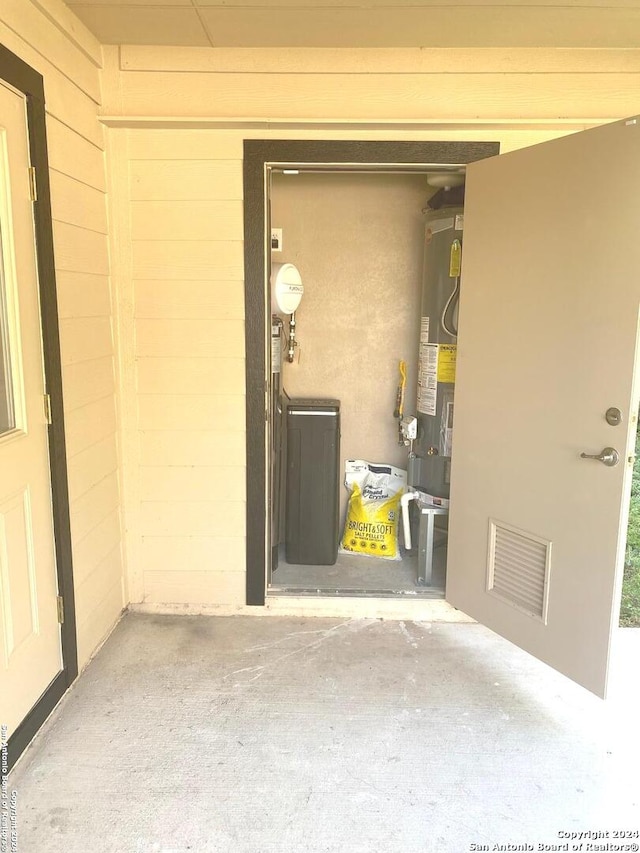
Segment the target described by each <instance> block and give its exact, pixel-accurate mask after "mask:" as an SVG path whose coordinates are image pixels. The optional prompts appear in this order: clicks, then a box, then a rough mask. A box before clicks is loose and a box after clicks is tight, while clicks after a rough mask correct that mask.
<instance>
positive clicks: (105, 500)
mask: <svg viewBox="0 0 640 853" xmlns="http://www.w3.org/2000/svg"><path fill="white" fill-rule="evenodd" d="M119 505H120V489H119V483H118V474H117V472H116V471H112V472H111V474H108V475H107V476H106V477H105V478H104V479H103V480H100V482H99V483H96V485H95V486H94V487H93V488H92V489H89V491H88V492H85V494H84V495H82V497H80V498H78V500H76V501H74V502H73V503H72V504H71V507H70V509H71V536H72V539H73V542H74V543H78V542H80V541H81V540H82V539H83V538H84V537H85V536H86V535H87V534H88V533H90V532H91V531H92V530H93V529H94V528H95V527H97V526H98V524H100V523H101V522H102V521H104V519H105V518H106V517H107V516H108V515H110V514H111V513H112V512H114V511H115V510H116V509H117V508H118V507H119Z"/></svg>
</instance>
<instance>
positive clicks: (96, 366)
mask: <svg viewBox="0 0 640 853" xmlns="http://www.w3.org/2000/svg"><path fill="white" fill-rule="evenodd" d="M62 385H63V390H64V409H65V413H66V412H72V411H73V410H74V409H77V408H78V407H79V406H85V405H87V403H91V402H93V401H94V400H100V399H101V398H102V397H105V396H106V395H107V394H114V393H115V376H114V365H113V355H112V353H111V352H109V353H108V354H106V355H104V356H102V357H99V358H96V359H93V360H92V361H74V362H72V363H69V364H63V366H62Z"/></svg>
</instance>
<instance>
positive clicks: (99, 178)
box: [47, 115, 106, 192]
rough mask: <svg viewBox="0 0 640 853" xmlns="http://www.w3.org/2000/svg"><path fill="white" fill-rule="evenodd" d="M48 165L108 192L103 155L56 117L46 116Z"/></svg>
mask: <svg viewBox="0 0 640 853" xmlns="http://www.w3.org/2000/svg"><path fill="white" fill-rule="evenodd" d="M47 140H48V148H49V166H50V167H51V169H55V170H56V171H58V172H62V173H63V174H64V175H69V177H71V178H75V179H76V180H77V181H82V182H83V183H84V184H88V185H89V186H90V187H94V188H95V189H97V190H100V191H101V192H105V191H106V179H105V167H104V154H103V152H102V150H101V149H100V148H98V147H97V146H96V145H93V144H92V143H91V142H88V141H87V140H86V139H85V138H84V137H82V136H80V135H79V134H77V133H75V132H74V131H73V130H71V128H69V127H67V126H66V125H65V124H62V122H60V121H58V119H56V118H54V117H53V116H51V115H49V116H47Z"/></svg>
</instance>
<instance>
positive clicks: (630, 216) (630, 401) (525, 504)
mask: <svg viewBox="0 0 640 853" xmlns="http://www.w3.org/2000/svg"><path fill="white" fill-rule="evenodd" d="M466 188H467V189H466V200H465V244H464V259H463V270H462V289H461V303H460V325H459V328H460V337H459V351H458V374H457V383H456V416H455V432H454V457H453V467H452V476H451V481H452V482H451V520H450V521H451V524H450V540H449V556H448V568H447V578H448V579H447V599H448V600H449V601H450V602H451V603H452V604H453V605H454V606H455V607H457V608H459V609H461V610H463V611H465V612H466V613H468V614H469V615H471V616H473V617H474V618H476V619H477V620H478V621H481V622H483V623H484V624H486V625H488V626H489V627H490V628H492V629H493V630H495V631H496V632H497V633H499V634H501V635H502V636H504V637H506V638H507V639H509V640H511V641H513V642H514V643H516V644H517V645H519V646H521V647H522V648H523V649H526V650H527V651H529V652H531V653H532V654H533V655H535V656H536V657H538V658H540V659H541V660H543V661H545V662H546V663H548V664H550V665H551V666H552V667H554V668H555V669H557V670H559V671H560V672H562V673H564V674H565V675H568V676H569V677H570V678H572V679H574V680H575V681H577V682H578V683H580V684H582V685H583V686H584V687H586V688H588V689H589V690H591V691H593V692H594V693H596V694H598V695H601V696H603V695H604V694H605V691H606V683H607V668H608V660H609V647H610V640H611V636H612V631H613V630H614V629H615V627H616V625H617V622H618V610H619V600H620V590H621V585H622V568H623V558H624V547H625V541H626V524H627V514H628V500H629V492H630V483H631V472H632V460H631V459H630V456H631V454H632V453H633V448H634V438H635V431H636V413H637V410H638V393H637V391H638V388H637V386H638V380H637V372H636V366H637V365H636V351H637V341H638V309H639V306H640V119H638V120H636V119H630V120H628V121H623V122H619V123H615V124H610V125H606V126H603V127H600V128H596V129H593V130H589V131H585V132H582V133H577V134H575V135H573V136H568V137H564V138H562V139H559V140H554V141H552V142H549V143H545V144H542V145H536V146H533V147H532V148H527V149H523V150H520V151H516V152H513V153H510V154H506V155H503V156H500V157H495V158H491V159H489V160H484V161H481V162H479V163H474V164H473V165H471V166H470V167H469V168H468V172H467V184H466ZM609 409H618V410H619V411H620V416H621V422H620V423H619V424H618V425H611V424H610V423H608V421H607V419H606V417H605V415H606V413H607V410H609ZM610 417H611V415H610ZM613 419H614V420H615V414H614V417H613ZM605 448H614V449H615V450H616V451H617V452H618V454H619V462H618V463H617V464H616V465H614V466H612V467H609V466H608V465H607V464H605V463H604V462H603V461H599V460H597V459H585V458H581V453H587V454H590V455H598V454H600V453H601V452H602V451H603V450H604V449H605ZM604 455H605V456H606V453H605V454H604ZM610 461H613V460H610Z"/></svg>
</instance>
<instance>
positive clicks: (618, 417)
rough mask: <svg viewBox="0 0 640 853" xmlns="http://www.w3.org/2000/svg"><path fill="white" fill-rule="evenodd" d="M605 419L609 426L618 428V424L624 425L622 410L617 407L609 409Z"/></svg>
mask: <svg viewBox="0 0 640 853" xmlns="http://www.w3.org/2000/svg"><path fill="white" fill-rule="evenodd" d="M604 417H605V420H606V421H607V423H608V424H609V426H618V424H620V423H622V412H621V411H620V409H616V407H615V406H612V407H611V408H610V409H607V411H606V412H605V413H604Z"/></svg>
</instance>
